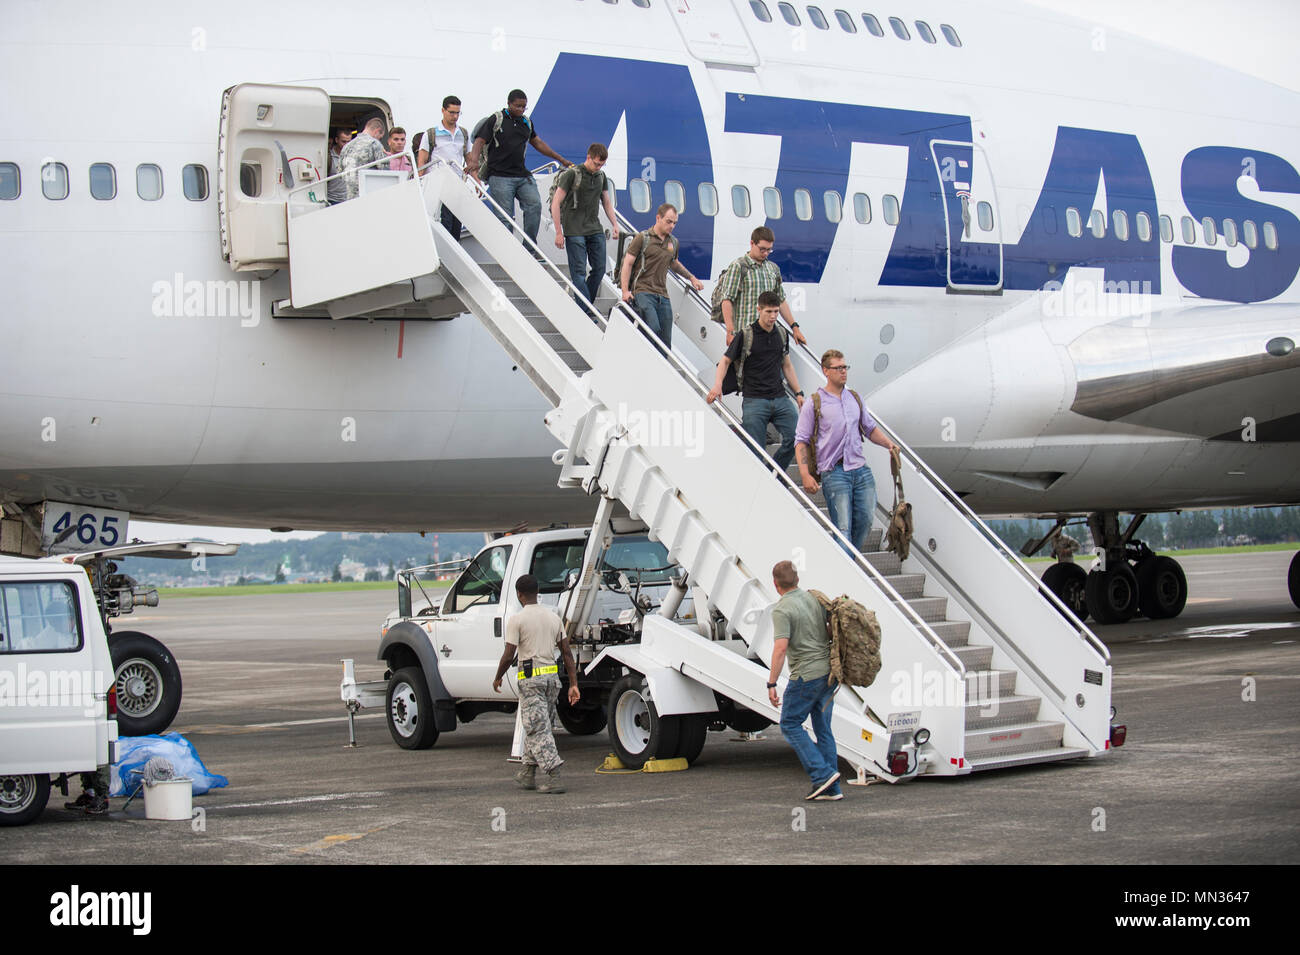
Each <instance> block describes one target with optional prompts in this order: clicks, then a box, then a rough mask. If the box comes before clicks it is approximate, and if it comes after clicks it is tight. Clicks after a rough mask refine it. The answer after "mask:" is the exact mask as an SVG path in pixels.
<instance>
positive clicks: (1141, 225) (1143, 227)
mask: <svg viewBox="0 0 1300 955" xmlns="http://www.w3.org/2000/svg"><path fill="white" fill-rule="evenodd" d="M1137 234H1138V241H1139V242H1150V241H1151V217H1150V216H1149V215H1147V214H1146V213H1145V212H1139V213H1138V214H1137Z"/></svg>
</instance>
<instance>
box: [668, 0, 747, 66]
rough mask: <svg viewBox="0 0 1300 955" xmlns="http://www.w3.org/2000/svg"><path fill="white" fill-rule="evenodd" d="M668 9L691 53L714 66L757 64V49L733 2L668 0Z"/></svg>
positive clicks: (702, 61)
mask: <svg viewBox="0 0 1300 955" xmlns="http://www.w3.org/2000/svg"><path fill="white" fill-rule="evenodd" d="M667 3H668V11H669V13H671V14H672V17H673V22H674V23H675V24H677V32H679V33H680V34H681V35H682V42H683V43H685V44H686V49H687V50H688V51H689V52H690V54H691V56H693V57H695V58H696V59H697V60H699V61H700V62H701V63H706V64H709V65H711V66H730V67H736V66H748V67H756V66H758V51H757V50H756V49H754V43H753V41H752V40H750V38H749V33H748V32H747V31H746V30H745V23H744V20H743V19H742V18H741V17H740V16H739V15H738V14H737V13H736V10H735V8H734V7H733V6H732V5H731V4H730V3H717V2H716V0H667Z"/></svg>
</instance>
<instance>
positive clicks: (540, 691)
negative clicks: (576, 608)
mask: <svg viewBox="0 0 1300 955" xmlns="http://www.w3.org/2000/svg"><path fill="white" fill-rule="evenodd" d="M538 589H539V588H538V586H537V578H536V577H534V576H533V575H532V574H524V575H523V576H522V577H520V578H519V580H518V581H516V582H515V593H516V594H517V595H518V597H519V602H520V603H521V604H523V609H522V610H520V611H519V612H518V613H516V614H514V615H513V616H512V617H511V618H510V619H509V621H507V622H506V648H505V652H504V653H502V654H501V660H500V661H499V662H498V663H497V675H496V678H495V679H494V680H493V681H492V689H493V690H494V691H495V692H497V693H500V692H501V677H502V676H503V675H504V674H505V672H506V670H507V669H508V668H509V667H510V662H511V661H512V660H513V659H514V658H515V656H516V654H517V655H518V657H519V674H518V681H519V683H518V686H519V709H520V711H521V712H522V714H523V720H524V757H523V763H524V768H523V769H521V770H520V771H519V772H518V773H516V774H515V781H516V782H518V783H519V785H520V786H522V787H523V788H524V789H535V790H537V791H538V792H541V793H562V792H564V787H563V786H561V785H560V766H561V765H562V764H563V762H564V760H562V759H560V754H559V752H558V751H557V750H556V748H555V726H556V724H557V723H559V721H560V717H559V714H558V713H557V712H556V710H555V697H556V694H558V693H559V692H560V676H559V672H560V668H559V667H558V666H556V665H555V649H556V647H559V649H560V652H561V653H563V654H564V668H565V670H566V671H567V672H568V674H569V704H570V705H571V706H572V705H575V704H577V703H578V701H579V700H580V699H581V698H582V694H581V693H580V692H579V691H578V668H577V666H576V664H575V663H574V662H573V654H572V653H571V652H570V651H569V638H568V637H567V636H565V635H564V625H563V623H561V621H560V618H559V616H558V615H556V613H555V611H553V610H550V609H548V608H546V607H542V606H540V605H539V604H538V603H537V592H538ZM539 766H540V767H541V769H542V772H543V773H545V774H546V778H545V779H543V780H538V779H537V768H538V767H539Z"/></svg>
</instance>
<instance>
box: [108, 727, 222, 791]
mask: <svg viewBox="0 0 1300 955" xmlns="http://www.w3.org/2000/svg"><path fill="white" fill-rule="evenodd" d="M155 756H161V757H162V758H163V759H166V760H167V761H168V762H170V763H171V764H172V767H173V768H174V769H175V770H176V777H177V778H180V777H182V776H188V777H189V778H190V781H191V785H192V788H193V792H194V795H196V796H202V795H203V794H204V793H205V792H207V791H208V790H209V789H221V788H223V787H225V786H227V785H229V781H228V780H227V779H226V777H225V776H218V775H216V774H215V773H210V772H208V769H207V767H206V766H204V765H203V760H201V759H199V754H198V753H197V752H195V750H194V745H193V744H192V743H191V742H190V741H189V740H187V739H186V738H185V737H184V736H182V735H181V734H180V733H168V734H167V735H166V736H123V737H120V738H119V739H118V741H117V762H116V763H114V764H113V768H112V791H111V792H110V793H109V795H111V796H129V795H130V794H131V793H133V792H135V789H136V787H137V786H139V785H140V779H141V778H142V777H141V774H142V773H143V771H144V764H145V763H147V762H149V760H150V759H152V758H153V757H155ZM133 770H134V772H133Z"/></svg>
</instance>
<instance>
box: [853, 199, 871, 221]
mask: <svg viewBox="0 0 1300 955" xmlns="http://www.w3.org/2000/svg"><path fill="white" fill-rule="evenodd" d="M853 218H855V219H857V220H858V221H859V222H861V223H862V224H863V225H866V224H867V223H869V222H870V221H871V197H870V196H869V195H867V194H866V193H865V192H855V193H854V194H853Z"/></svg>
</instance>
